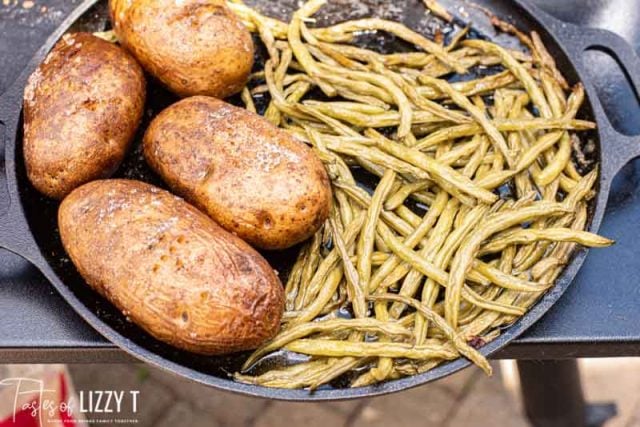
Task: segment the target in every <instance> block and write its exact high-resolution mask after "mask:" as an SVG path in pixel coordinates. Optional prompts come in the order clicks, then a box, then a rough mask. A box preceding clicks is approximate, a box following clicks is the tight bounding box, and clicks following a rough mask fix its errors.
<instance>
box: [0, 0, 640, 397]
mask: <svg viewBox="0 0 640 427" xmlns="http://www.w3.org/2000/svg"><path fill="white" fill-rule="evenodd" d="M445 3H446V2H445ZM497 3H498V4H502V2H497ZM504 7H505V8H506V9H507V10H509V9H510V10H517V9H514V8H513V6H510V5H509V4H508V2H507V5H506V6H504ZM518 14H519V16H522V14H521V13H520V12H518ZM536 14H537V15H540V12H536ZM544 20H545V25H547V26H548V27H549V28H551V29H552V32H554V34H557V35H559V36H560V38H561V40H562V42H563V43H564V45H565V46H566V47H568V48H569V49H567V50H566V51H564V54H566V55H571V56H573V63H574V64H575V65H576V68H578V69H582V72H581V73H580V74H581V76H583V80H585V77H586V76H587V75H588V74H587V73H586V71H585V70H586V69H587V68H588V67H585V66H584V65H585V64H584V63H583V61H582V52H583V51H584V50H585V49H587V48H592V47H597V48H598V49H604V50H608V51H609V52H618V54H617V55H618V58H617V59H618V60H619V61H620V62H623V63H626V64H627V66H628V67H631V70H632V71H634V72H632V73H631V74H632V75H634V76H636V77H640V66H639V65H638V60H637V57H635V55H633V54H632V52H631V50H630V49H629V48H628V47H626V45H625V44H624V43H621V40H620V39H618V38H615V37H611V36H610V35H608V34H606V33H601V32H595V31H580V30H577V29H576V28H572V27H568V26H566V25H564V24H562V23H560V22H558V21H554V20H553V19H552V18H549V17H545V18H544ZM519 21H520V20H519ZM530 24H532V22H531V21H530V19H523V20H522V25H525V26H526V25H530ZM3 48H4V47H3ZM555 53H557V54H562V52H561V49H557V52H555ZM565 64H566V65H567V67H569V68H570V66H569V65H568V62H566V61H565ZM568 73H571V71H570V70H569V71H568ZM574 78H575V76H574ZM636 83H637V82H636ZM636 90H637V84H636ZM20 92H21V91H20ZM16 93H18V92H16ZM594 94H595V92H593V93H592V95H594ZM597 98H598V97H597V96H591V101H592V104H593V108H594V110H595V113H596V115H597V116H598V122H599V124H600V129H601V130H600V136H601V140H602V141H603V147H602V149H603V150H607V151H606V153H605V161H604V164H603V177H604V179H603V180H602V181H601V183H600V185H601V197H600V200H598V206H599V208H598V209H597V210H596V214H595V217H594V220H593V223H594V224H595V225H597V224H598V223H599V221H600V219H601V216H602V213H603V207H604V203H605V201H606V200H604V198H603V196H604V195H605V194H606V190H607V189H608V187H609V186H610V183H611V181H610V178H611V177H612V176H613V174H614V173H615V172H616V171H617V170H618V169H619V168H620V167H621V166H622V165H623V164H624V162H626V161H627V160H628V159H629V158H630V157H631V156H632V155H635V154H636V153H637V152H638V149H639V148H640V145H639V144H637V143H636V142H635V139H632V138H628V137H624V136H621V135H619V134H618V133H617V132H616V131H615V130H614V129H613V128H612V127H610V126H607V124H606V119H604V117H605V116H604V115H603V112H602V110H601V107H600V105H599V102H597ZM17 99H18V98H17V97H16V100H17ZM5 101H6V97H5ZM5 113H6V112H5ZM9 113H10V114H11V112H9ZM10 114H9V115H6V114H4V115H2V116H1V117H2V118H3V119H5V120H6V121H7V123H10V124H11V123H13V122H12V119H14V120H15V119H17V116H16V114H17V112H13V114H14V116H13V117H11V116H10ZM12 131H13V129H11V126H9V132H7V136H12V135H11V134H12V133H13V132H12ZM13 135H15V133H13ZM613 142H616V143H619V144H623V145H617V146H614V145H612V144H613ZM607 144H608V145H607ZM7 152H8V154H9V156H8V157H7V158H6V162H7V165H6V166H7V170H9V171H11V170H13V168H14V166H15V165H14V164H12V163H11V162H13V160H14V159H15V157H14V156H13V154H14V153H13V150H12V149H11V147H10V146H8V147H7ZM9 184H10V192H11V193H12V194H14V195H17V194H18V192H17V186H15V184H16V183H15V182H13V183H12V182H11V180H10V182H9ZM13 207H15V205H13ZM13 207H12V209H11V210H10V212H11V213H12V214H13V215H10V216H9V217H10V218H13V219H14V220H15V221H16V223H15V224H10V223H7V222H5V224H4V226H3V227H1V229H0V240H2V241H3V243H4V244H5V245H7V246H9V247H12V248H13V249H14V250H16V251H19V252H21V253H23V254H24V255H26V256H27V257H28V258H30V259H31V260H32V261H33V262H35V263H37V264H38V265H40V267H41V268H42V269H43V271H44V272H45V273H46V275H47V276H48V277H49V278H50V280H53V281H54V282H55V281H56V280H57V276H56V275H55V273H54V272H53V271H52V270H51V269H50V268H49V267H48V265H45V264H46V262H44V258H42V257H41V254H40V253H39V251H38V250H37V248H36V249H34V248H35V245H33V242H32V241H30V237H29V234H30V233H29V230H25V228H24V227H20V226H19V225H18V221H19V220H20V219H21V217H20V214H21V212H19V211H20V209H17V211H18V212H16V211H14V209H13ZM5 209H6V204H5ZM5 209H2V208H1V207H0V212H2V210H5ZM35 215H37V213H35ZM7 224H10V226H8V227H7ZM611 237H614V238H615V237H617V236H611ZM577 259H578V260H580V255H579V256H578V258H577ZM43 262H44V263H43ZM578 267H579V265H578V263H576V262H575V261H574V264H573V265H572V266H571V267H569V269H568V272H567V273H566V274H565V276H564V282H561V283H560V285H561V286H558V287H557V288H556V290H555V291H554V292H555V294H554V292H552V293H550V294H549V296H547V297H545V300H544V301H543V302H542V303H541V304H538V305H537V306H536V307H535V308H534V309H533V311H532V314H530V315H528V316H527V317H528V322H525V321H523V322H520V323H519V324H516V325H515V326H514V327H512V328H510V329H509V330H508V331H507V332H506V333H505V334H504V339H502V340H497V341H495V342H494V343H491V344H490V345H488V346H487V347H486V349H487V350H489V351H490V350H493V349H495V348H497V347H498V346H500V345H501V344H502V343H503V342H504V341H506V340H508V339H510V338H513V336H514V335H515V334H517V333H519V332H521V331H522V330H523V329H524V328H525V327H526V326H528V324H529V323H530V322H531V321H533V320H535V318H537V317H538V316H540V315H541V314H542V313H543V312H544V311H546V310H547V309H548V308H549V306H550V304H552V303H553V302H554V300H555V299H556V298H557V297H558V296H559V292H560V291H562V290H564V289H565V288H566V287H567V285H568V283H569V279H570V277H569V276H572V275H573V274H574V273H575V271H577V268H578ZM24 270H27V271H30V269H29V268H24ZM31 271H32V270H31ZM7 282H18V283H19V282H20V280H15V281H13V280H9V281H6V280H5V281H3V282H2V285H1V286H0V295H2V293H3V290H4V289H5V287H6V286H7ZM61 291H62V292H63V293H64V290H61ZM66 297H67V299H69V300H71V301H72V302H75V304H76V305H77V306H80V304H79V303H78V301H77V300H76V299H75V297H74V296H73V295H71V293H70V292H67V295H66ZM26 298H27V299H28V300H32V295H30V294H27V295H26ZM3 301H4V300H3V299H0V304H3V303H4V302H3ZM7 301H8V303H10V301H11V298H9V299H7ZM545 301H546V304H545ZM636 307H637V306H636ZM77 308H78V307H77ZM78 309H79V311H80V312H81V313H82V314H83V315H85V316H86V317H89V318H91V317H92V313H91V312H89V310H87V309H86V307H85V308H84V310H83V309H82V307H79V308H78ZM0 313H4V310H2V311H0ZM27 313H28V314H27V315H28V316H32V314H30V312H27ZM68 313H69V314H70V312H68ZM1 315H2V314H0V316H1ZM72 318H73V315H70V317H69V319H70V320H71V319H72ZM1 320H2V319H0V322H1ZM93 320H94V325H96V324H97V323H96V322H95V319H93ZM565 320H566V319H565ZM17 326H19V325H17ZM99 326H100V325H99ZM101 331H102V332H103V333H105V334H106V335H107V336H109V337H110V338H112V339H118V340H119V341H120V344H121V345H125V346H126V345H130V346H131V347H132V348H135V349H136V351H137V352H138V354H139V355H142V356H143V357H146V358H147V360H149V361H152V362H156V363H160V364H163V363H164V366H165V367H168V368H171V369H174V370H176V371H177V372H179V373H182V374H183V375H186V376H190V377H191V378H193V379H195V380H198V381H203V382H209V383H216V385H218V386H221V387H224V388H226V387H231V385H230V384H229V383H227V382H225V383H224V384H223V383H221V382H220V381H219V380H217V381H214V380H212V379H211V377H210V376H208V375H207V373H206V367H205V369H200V372H194V371H191V370H189V369H187V368H184V367H181V366H176V365H175V364H172V363H167V361H166V360H164V359H160V358H158V357H157V356H156V355H154V354H152V353H151V352H149V351H148V348H149V347H150V348H151V349H152V351H153V350H154V349H155V350H157V348H155V347H154V344H153V343H149V342H145V340H139V342H138V344H140V341H142V342H143V345H145V347H147V349H146V350H143V349H142V348H140V347H137V348H136V346H135V345H134V344H133V343H130V342H126V341H123V340H122V339H121V338H120V337H119V336H116V335H114V334H113V331H110V330H109V328H108V327H107V328H106V329H105V327H104V325H102V327H101ZM57 332H58V333H59V334H60V333H61V334H62V336H65V334H67V333H69V334H70V335H71V337H70V338H72V339H73V338H77V337H73V334H74V333H76V332H77V329H72V328H68V330H67V328H62V330H61V331H57ZM17 336H18V338H20V337H24V334H17ZM92 338H95V336H93V337H91V336H90V334H89V335H88V336H84V335H83V336H82V337H81V338H80V339H81V340H84V342H85V347H86V346H87V345H86V343H91V342H93V343H95V344H97V345H98V346H100V345H102V343H101V342H100V340H96V339H93V340H92ZM19 340H20V339H19ZM0 341H2V336H0ZM501 341H502V342H501ZM22 342H23V343H24V338H22ZM72 342H73V341H72ZM37 343H38V341H36V345H34V346H33V347H37V346H38V345H37ZM0 344H2V345H4V343H0ZM7 347H14V346H12V345H11V344H10V342H9V345H7ZM15 348H18V346H15ZM165 350H166V349H165ZM163 353H164V354H165V356H167V354H166V351H163ZM14 354H18V353H17V352H16V350H14ZM168 356H169V357H171V355H168ZM465 364H466V362H465V361H457V362H454V363H452V364H449V365H446V366H447V367H448V370H441V372H440V374H442V373H445V371H446V372H451V371H452V370H453V369H457V368H460V367H462V366H464V365H465ZM193 365H194V364H193V363H191V366H192V367H193ZM196 365H197V363H196ZM203 371H204V372H203ZM437 375H438V372H434V373H431V374H428V375H424V376H421V377H414V378H410V379H406V380H401V381H396V382H392V383H387V384H385V385H383V386H381V387H377V388H370V389H361V390H359V391H348V390H339V391H321V392H319V393H318V394H316V397H317V398H339V397H355V396H356V395H361V394H364V393H379V392H390V391H395V390H397V389H400V388H404V387H408V386H413V385H416V384H418V383H421V382H424V381H426V380H429V379H431V378H434V377H436V376H437ZM233 388H235V389H236V391H238V390H239V391H243V392H246V393H260V391H259V390H255V389H252V388H251V387H246V386H238V385H236V386H235V387H233ZM304 396H307V395H306V393H285V392H277V393H273V395H272V397H279V398H293V399H295V398H304Z"/></svg>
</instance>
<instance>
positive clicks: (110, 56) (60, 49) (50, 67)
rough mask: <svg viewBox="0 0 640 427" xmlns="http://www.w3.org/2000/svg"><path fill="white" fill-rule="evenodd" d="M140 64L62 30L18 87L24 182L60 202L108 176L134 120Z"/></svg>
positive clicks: (139, 103) (140, 98) (141, 93)
mask: <svg viewBox="0 0 640 427" xmlns="http://www.w3.org/2000/svg"><path fill="white" fill-rule="evenodd" d="M144 101H145V79H144V74H143V72H142V68H141V67H140V66H139V65H138V63H137V62H136V61H135V60H134V59H133V57H131V56H130V55H129V54H128V53H127V52H125V51H124V50H123V49H122V48H120V47H118V46H116V45H114V44H112V43H109V42H106V41H104V40H102V39H99V38H98V37H95V36H93V35H91V34H88V33H75V34H67V35H65V36H64V37H63V38H62V39H61V40H60V41H59V42H58V43H57V44H56V45H55V47H54V48H53V50H52V51H51V52H50V53H49V55H48V56H47V57H46V58H45V60H44V61H43V62H42V64H40V66H39V67H38V68H37V69H36V71H35V72H34V73H33V74H32V75H31V76H30V78H29V81H28V83H27V86H26V88H25V92H24V160H25V164H26V168H27V175H28V177H29V180H30V181H31V183H32V184H33V185H34V186H35V187H36V189H38V191H40V192H41V193H43V194H45V195H47V196H49V197H52V198H55V199H62V198H63V197H64V196H65V195H67V194H68V193H69V192H71V190H73V189H74V188H76V187H78V186H80V185H82V184H84V183H86V182H88V181H91V180H93V179H98V178H106V177H108V176H110V175H111V174H112V173H113V172H114V171H115V170H116V169H117V168H118V166H119V165H120V163H121V162H122V159H123V158H124V155H125V153H126V151H127V149H128V147H129V145H130V142H131V140H132V138H133V136H134V134H135V131H136V128H137V127H138V125H139V123H140V119H141V117H142V112H143V109H144Z"/></svg>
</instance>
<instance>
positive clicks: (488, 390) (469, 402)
mask: <svg viewBox="0 0 640 427" xmlns="http://www.w3.org/2000/svg"><path fill="white" fill-rule="evenodd" d="M495 368H496V366H495V365H494V374H493V376H492V377H490V378H486V377H482V378H480V379H479V380H478V381H476V382H475V383H474V384H473V385H472V386H471V387H470V388H469V390H468V391H467V393H466V394H465V395H464V397H463V399H462V400H461V401H459V402H458V403H457V405H456V410H455V411H454V412H453V413H452V416H451V418H450V419H448V420H447V422H446V423H444V426H446V427H469V426H474V427H475V426H509V427H528V426H529V424H528V423H527V421H526V420H525V418H524V417H523V416H522V414H521V413H520V412H519V410H518V409H517V405H516V402H515V401H514V399H513V397H512V396H511V395H510V394H509V393H507V392H506V390H505V388H504V387H503V386H502V381H501V378H500V373H499V370H498V369H495Z"/></svg>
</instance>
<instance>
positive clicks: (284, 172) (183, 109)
mask: <svg viewBox="0 0 640 427" xmlns="http://www.w3.org/2000/svg"><path fill="white" fill-rule="evenodd" d="M143 148H144V155H145V158H146V160H147V162H148V163H149V165H150V166H151V168H152V169H154V170H155V171H156V172H157V173H158V174H159V175H160V176H161V177H162V178H163V179H164V180H165V181H166V182H167V184H168V185H169V186H170V187H171V188H172V189H173V190H174V191H175V192H176V193H178V194H180V195H182V196H183V197H185V198H186V199H188V200H189V201H191V202H192V203H193V204H195V205H196V206H197V207H199V208H200V209H202V210H203V211H205V212H206V213H208V214H209V216H210V217H211V218H213V219H214V220H215V221H216V222H218V224H220V225H221V226H222V227H224V228H225V229H227V230H229V231H231V232H233V233H234V234H236V235H238V236H239V237H241V238H242V239H244V240H246V241H247V242H249V243H251V244H252V245H254V246H256V247H259V248H263V249H283V248H287V247H290V246H293V245H294V244H296V243H299V242H301V241H303V240H305V239H307V238H308V237H310V236H311V235H312V234H313V233H314V232H315V231H316V230H317V229H318V228H319V227H320V226H321V225H322V224H323V223H324V221H325V220H326V219H327V217H328V215H329V211H330V209H331V197H332V196H331V186H330V183H329V178H328V176H327V173H326V171H325V169H324V166H323V164H322V162H321V161H320V159H318V158H317V157H316V155H315V154H314V153H313V152H312V151H311V149H310V148H309V147H307V146H306V145H305V144H304V143H302V142H300V141H298V140H296V139H294V138H293V137H292V136H291V135H290V134H288V133H287V132H285V131H283V130H280V129H278V128H277V127H275V126H274V125H272V124H271V123H269V122H268V121H266V120H265V119H264V118H262V117H260V116H258V115H257V114H254V113H252V112H249V111H247V110H244V109H242V108H238V107H235V106H233V105H230V104H227V103H226V102H224V101H220V100H218V99H215V98H211V97H204V96H197V97H192V98H187V99H183V100H182V101H179V102H177V103H176V104H173V105H172V106H170V107H168V108H166V109H165V110H164V111H162V112H161V113H160V114H159V115H158V116H157V117H155V118H154V120H153V121H152V122H151V124H150V125H149V127H148V128H147V131H146V133H145V135H144V140H143Z"/></svg>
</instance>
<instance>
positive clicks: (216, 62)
mask: <svg viewBox="0 0 640 427" xmlns="http://www.w3.org/2000/svg"><path fill="white" fill-rule="evenodd" d="M109 12H110V14H111V21H112V23H113V29H114V31H115V32H116V35H117V36H118V40H120V42H121V43H122V45H123V46H124V47H125V48H127V49H128V50H129V51H130V52H131V53H133V55H134V56H135V57H136V58H137V59H138V61H140V63H141V64H142V66H143V67H144V68H145V69H146V70H147V71H148V72H149V73H151V74H152V75H154V76H155V77H156V78H157V79H159V80H160V81H161V82H162V83H164V84H165V85H166V86H167V87H168V88H169V89H170V90H171V91H172V92H174V93H176V94H178V95H180V96H191V95H209V96H215V97H217V98H224V97H227V96H229V95H233V94H234V93H236V92H238V91H240V90H241V89H242V88H243V87H244V85H245V83H246V82H247V79H248V78H249V73H250V72H251V67H252V66H253V53H254V46H253V42H252V40H251V34H250V33H249V31H248V30H247V29H246V28H245V27H244V25H242V23H241V22H240V20H239V19H238V18H237V17H236V16H235V15H234V14H233V12H231V10H229V8H227V6H226V4H225V1H224V0H181V1H176V0H136V1H131V0H110V1H109Z"/></svg>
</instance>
